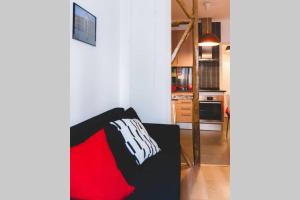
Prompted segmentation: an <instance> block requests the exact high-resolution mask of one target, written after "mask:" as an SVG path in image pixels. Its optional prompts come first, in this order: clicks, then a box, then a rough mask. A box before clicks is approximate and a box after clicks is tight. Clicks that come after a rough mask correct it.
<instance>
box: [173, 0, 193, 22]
mask: <svg viewBox="0 0 300 200" xmlns="http://www.w3.org/2000/svg"><path fill="white" fill-rule="evenodd" d="M176 1H177V3H178V4H179V6H180V8H181V9H182V11H183V12H184V14H185V15H186V16H187V18H189V19H192V15H190V13H189V12H188V10H187V8H186V6H185V4H184V2H183V1H182V0H176Z"/></svg>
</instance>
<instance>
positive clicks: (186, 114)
mask: <svg viewBox="0 0 300 200" xmlns="http://www.w3.org/2000/svg"><path fill="white" fill-rule="evenodd" d="M174 107H175V120H176V122H178V123H190V122H192V109H193V102H192V100H181V99H180V100H176V101H175V105H174Z"/></svg>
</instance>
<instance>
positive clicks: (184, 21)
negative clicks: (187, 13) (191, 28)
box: [172, 20, 191, 27]
mask: <svg viewBox="0 0 300 200" xmlns="http://www.w3.org/2000/svg"><path fill="white" fill-rule="evenodd" d="M190 22H191V20H173V21H172V27H176V26H179V25H181V24H189V23H190Z"/></svg>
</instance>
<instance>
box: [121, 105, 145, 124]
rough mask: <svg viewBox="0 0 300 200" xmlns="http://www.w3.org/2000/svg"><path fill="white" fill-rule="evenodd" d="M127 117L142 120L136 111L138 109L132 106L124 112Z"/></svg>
mask: <svg viewBox="0 0 300 200" xmlns="http://www.w3.org/2000/svg"><path fill="white" fill-rule="evenodd" d="M123 118H126V119H138V120H140V121H141V119H140V118H139V116H138V114H137V113H136V111H135V110H134V109H133V108H132V107H130V108H128V109H127V110H125V112H124V117H123Z"/></svg>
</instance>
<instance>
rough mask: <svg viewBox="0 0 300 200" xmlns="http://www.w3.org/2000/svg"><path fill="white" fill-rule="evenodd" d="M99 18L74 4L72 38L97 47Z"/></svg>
mask: <svg viewBox="0 0 300 200" xmlns="http://www.w3.org/2000/svg"><path fill="white" fill-rule="evenodd" d="M96 28H97V18H96V16H95V15H93V14H91V13H90V12H88V11H87V10H85V9H84V8H82V7H81V6H79V5H78V4H76V3H73V30H72V38H73V39H75V40H79V41H81V42H84V43H86V44H90V45H92V46H96Z"/></svg>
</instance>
